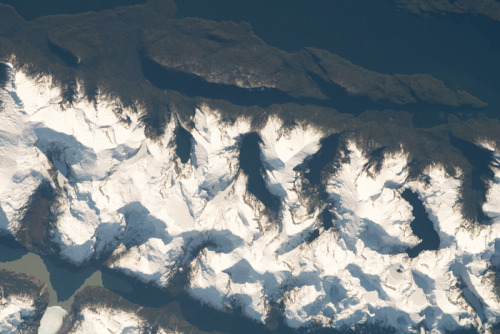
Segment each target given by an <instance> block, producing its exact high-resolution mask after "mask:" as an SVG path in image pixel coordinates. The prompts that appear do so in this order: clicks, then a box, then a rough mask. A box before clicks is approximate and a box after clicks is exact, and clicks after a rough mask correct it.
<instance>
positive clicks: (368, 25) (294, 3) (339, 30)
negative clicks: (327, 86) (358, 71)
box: [176, 0, 500, 115]
mask: <svg viewBox="0 0 500 334" xmlns="http://www.w3.org/2000/svg"><path fill="white" fill-rule="evenodd" d="M176 3H177V17H179V18H182V17H189V16H194V17H201V18H205V19H211V20H217V21H219V20H231V21H234V22H248V23H250V24H251V25H252V27H253V29H254V31H255V34H256V35H257V36H258V37H260V38H261V39H262V40H264V41H265V42H266V43H268V44H270V45H273V46H276V47H278V48H280V49H283V50H286V51H289V52H294V51H298V50H301V49H303V48H305V47H316V48H322V49H326V50H328V51H330V52H332V53H335V54H338V55H340V56H342V57H344V58H347V59H349V60H350V61H352V62H353V63H355V64H357V65H360V66H363V67H365V68H367V69H370V70H373V71H377V72H381V73H391V74H392V73H407V74H413V73H430V74H432V75H434V76H435V77H436V78H438V79H440V80H443V81H444V82H445V84H447V85H448V86H449V87H451V88H453V89H465V90H467V91H469V92H470V93H471V94H473V95H475V96H477V97H479V98H480V99H482V100H484V101H486V102H487V103H489V104H490V108H487V109H486V110H485V112H487V113H488V114H492V115H498V112H499V111H500V108H499V107H500V94H498V93H497V92H498V91H500V75H499V74H500V22H497V21H493V20H490V19H488V18H484V17H480V16H470V15H429V16H427V17H420V16H417V15H414V14H411V13H407V12H405V11H402V10H398V8H397V6H396V5H395V3H394V2H393V1H391V0H378V1H373V0H315V1H306V0H274V1H266V0H242V1H237V2H235V1H230V0H213V1H204V0H178V1H176Z"/></svg>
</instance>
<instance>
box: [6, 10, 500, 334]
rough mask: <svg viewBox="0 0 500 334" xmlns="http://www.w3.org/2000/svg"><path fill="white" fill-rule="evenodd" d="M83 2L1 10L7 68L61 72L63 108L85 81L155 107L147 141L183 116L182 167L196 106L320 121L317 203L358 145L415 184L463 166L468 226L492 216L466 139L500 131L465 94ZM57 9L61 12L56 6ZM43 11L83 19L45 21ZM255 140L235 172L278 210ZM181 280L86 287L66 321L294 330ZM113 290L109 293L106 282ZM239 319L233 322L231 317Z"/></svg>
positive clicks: (127, 103)
mask: <svg viewBox="0 0 500 334" xmlns="http://www.w3.org/2000/svg"><path fill="white" fill-rule="evenodd" d="M3 2H4V3H6V2H8V3H12V4H13V5H14V6H15V5H16V4H15V3H14V1H3ZM134 2H137V1H134ZM39 3H40V4H45V3H46V2H45V1H39ZM68 3H69V2H68ZM78 3H79V5H78V6H76V7H73V8H71V9H65V8H66V7H64V5H61V4H60V1H56V2H54V7H50V6H48V7H47V6H46V7H45V9H44V10H46V11H42V12H39V13H40V14H37V15H39V16H40V17H39V18H35V17H36V16H37V15H35V14H34V13H35V11H36V10H37V7H36V6H34V7H31V9H30V10H32V11H33V12H31V13H23V12H21V15H22V16H23V17H24V18H27V19H33V20H32V21H30V22H26V21H24V20H23V19H22V18H21V17H20V16H18V14H17V13H16V12H15V11H14V10H13V9H12V8H11V7H8V6H3V5H0V22H2V24H1V25H0V60H2V61H11V62H13V64H14V66H15V67H17V68H21V67H22V68H23V69H24V70H26V71H27V72H28V73H29V74H31V75H32V76H35V77H36V76H38V75H43V74H51V75H53V76H54V79H55V81H56V83H57V84H59V85H60V86H61V87H62V88H63V96H62V97H61V102H62V105H63V106H65V105H68V104H71V103H73V102H74V100H75V98H76V93H77V92H76V84H77V83H78V84H81V85H82V87H83V90H84V93H85V95H86V98H87V99H88V100H89V101H95V98H96V94H97V92H98V91H99V92H100V93H101V94H105V95H108V96H109V97H111V98H116V99H117V100H119V102H120V104H121V106H123V107H130V108H132V109H134V110H137V109H138V108H137V107H138V106H144V107H145V108H146V110H147V111H146V112H145V113H144V114H142V115H141V121H142V122H143V124H144V125H145V128H146V134H147V136H148V137H149V138H152V139H155V138H158V137H159V136H162V135H163V134H164V128H165V124H167V123H168V122H169V121H170V119H171V117H172V115H174V114H176V115H178V116H179V121H180V123H181V125H183V126H184V127H182V126H180V127H178V129H177V133H176V145H177V153H178V155H179V157H180V158H181V161H182V162H187V161H188V159H189V152H190V150H188V149H187V146H190V145H191V142H190V140H191V139H190V136H189V135H188V133H189V130H190V117H191V116H192V114H193V111H194V108H195V107H196V106H199V105H201V104H208V105H209V106H211V107H212V108H214V109H218V110H220V112H221V115H222V118H223V120H224V121H228V122H231V121H234V120H235V119H236V118H237V117H247V118H251V119H252V121H253V124H254V125H255V128H256V129H257V128H258V127H259V125H261V124H263V123H264V120H265V119H266V117H267V116H269V115H271V114H274V115H279V116H280V117H281V118H282V119H283V120H284V122H285V123H287V124H293V123H296V122H304V123H314V124H316V125H317V126H318V127H319V128H321V129H322V130H323V131H324V132H325V133H326V134H328V136H327V137H326V138H325V139H324V140H323V141H322V143H321V145H322V147H321V149H320V151H319V152H318V153H317V154H315V155H314V156H313V157H312V158H311V159H310V160H309V161H308V162H307V165H306V166H304V167H305V168H304V170H303V172H304V176H305V179H306V180H307V181H308V182H309V184H310V192H311V195H312V194H313V193H314V192H316V193H319V194H320V195H321V186H320V184H321V174H322V173H324V172H331V170H326V169H328V168H333V167H332V166H331V165H332V164H331V162H332V161H333V159H334V158H335V156H336V153H337V150H338V145H339V142H342V141H344V140H345V139H347V138H352V139H355V140H356V141H357V142H358V144H359V145H360V147H362V148H363V149H364V150H365V151H366V152H368V153H369V152H372V154H371V159H370V163H371V165H370V166H373V167H374V169H375V170H377V168H380V166H381V162H382V161H381V159H380V157H381V156H382V153H386V152H391V151H396V150H399V149H400V147H401V145H402V146H403V147H404V149H405V150H406V151H408V152H409V154H410V159H411V163H410V166H409V168H410V177H411V178H424V177H425V176H424V175H423V171H424V170H425V168H426V167H428V166H429V165H430V164H433V163H439V164H442V165H443V166H444V167H445V168H446V170H447V171H448V172H449V173H450V174H452V175H455V168H456V167H459V168H460V169H461V170H463V171H465V173H466V175H469V176H466V179H465V180H466V182H465V183H464V187H463V189H462V194H463V203H462V205H463V207H464V212H466V214H467V217H470V218H471V220H477V221H481V222H484V221H485V220H486V219H485V217H484V213H483V212H482V211H481V205H482V203H484V198H485V193H486V191H487V181H488V180H490V179H491V168H490V167H489V166H490V165H491V164H493V163H496V162H494V161H493V160H492V159H491V152H489V153H488V154H489V155H488V154H486V153H485V151H484V150H482V149H480V148H478V147H477V146H475V145H473V144H470V142H471V140H473V139H474V138H478V137H486V138H490V139H491V140H493V141H496V142H497V143H499V142H500V133H499V132H498V129H499V128H500V123H499V122H498V119H495V118H487V117H486V116H485V115H484V114H482V113H480V110H481V109H480V108H483V107H485V104H484V103H483V102H482V101H480V100H479V99H477V98H475V97H473V96H471V95H470V94H468V93H466V92H464V91H460V90H453V89H450V88H448V87H446V86H445V85H444V83H443V82H441V81H439V80H437V79H435V78H433V77H431V76H429V75H388V74H381V73H376V72H373V71H369V70H366V69H363V68H361V67H359V66H356V65H355V64H352V63H351V62H349V61H347V60H345V59H343V58H341V57H339V56H336V55H333V54H330V53H328V52H326V51H323V50H318V49H312V48H310V49H307V50H303V51H301V52H297V53H293V54H292V53H286V52H283V51H281V50H278V49H276V48H272V47H269V46H268V45H266V44H265V43H263V42H262V41H261V40H260V39H259V38H258V37H257V36H255V35H254V34H253V32H252V29H251V27H250V26H248V25H247V24H235V23H232V22H214V21H205V20H200V19H195V18H186V19H174V18H173V15H174V13H175V5H174V4H173V3H169V2H168V1H149V2H148V3H147V4H140V5H136V6H130V7H118V8H114V9H113V10H103V9H106V8H112V7H113V6H114V5H113V6H111V5H109V4H110V3H111V2H109V1H104V2H102V4H103V5H102V7H99V12H92V13H81V12H84V11H86V10H87V9H88V8H91V9H95V8H96V7H95V3H94V1H91V2H89V1H86V2H85V4H84V3H83V2H78ZM113 3H115V2H113ZM129 3H132V1H127V2H121V4H129ZM45 5H46V4H45ZM87 5H88V6H90V7H86V6H87ZM108 5H109V6H108ZM56 6H57V7H58V8H61V11H60V12H55V11H54V8H55V7H56ZM92 6H94V7H92ZM23 7H25V8H28V7H29V6H23ZM75 8H76V9H75ZM44 13H50V14H58V13H72V14H74V13H80V14H75V15H61V16H53V17H41V16H42V15H45V14H44ZM12 55H15V59H11V56H12ZM5 73H6V67H5V65H0V85H1V84H2V78H4V80H5V78H6V74H5ZM2 75H3V76H2ZM478 109H479V110H478ZM117 113H119V111H117ZM490 115H491V114H490ZM450 134H452V136H450ZM259 140H260V139H259V137H258V135H257V134H256V133H251V134H248V135H247V136H245V137H243V138H242V143H241V152H242V153H241V156H240V166H241V169H242V170H243V172H245V173H246V174H247V175H248V178H249V184H248V189H249V191H250V192H251V193H253V194H254V195H255V196H256V197H257V198H258V199H259V200H261V201H262V203H264V205H265V206H266V207H267V208H270V209H273V210H276V209H278V208H279V206H280V200H279V198H278V197H277V196H275V195H273V194H271V193H270V192H269V190H268V189H267V188H266V185H265V182H264V172H263V166H262V162H261V159H260V147H259ZM470 145H473V146H470ZM476 155H477V156H478V157H479V160H478V161H476V160H477V157H476ZM467 178H468V179H467ZM467 180H469V181H467ZM55 196H56V194H55V190H54V189H52V188H51V187H50V185H47V184H42V185H41V186H40V187H39V189H37V191H36V192H35V194H34V195H33V197H32V199H31V200H30V202H29V203H28V204H27V206H26V207H25V208H24V215H23V219H22V222H21V229H20V230H19V232H18V235H17V238H18V240H19V241H20V242H21V243H22V244H23V245H24V246H25V247H26V248H27V249H30V250H33V251H35V252H38V253H42V254H46V253H52V252H53V251H54V248H53V247H52V245H51V243H50V238H49V236H50V225H51V223H52V222H53V217H52V216H51V205H53V204H54V200H55ZM322 212H323V213H322V218H323V222H324V228H325V229H328V228H331V227H333V223H334V216H333V214H332V213H331V212H330V211H329V210H328V209H327V208H325V209H324V210H323V211H322ZM434 233H435V231H434ZM417 235H418V234H417ZM437 242H438V243H439V239H438V240H437ZM433 245H435V243H434V244H433ZM417 247H419V246H417ZM432 247H434V246H432ZM421 248H422V249H423V248H424V246H421ZM413 251H417V250H416V249H414V250H413ZM186 272H187V270H186V271H185V272H184V273H183V274H179V276H178V277H177V276H176V277H175V278H174V280H173V281H174V282H176V283H175V284H176V285H177V288H176V289H175V290H176V291H178V292H176V293H173V292H171V291H165V290H160V289H157V288H154V287H151V286H141V285H140V283H138V282H134V284H135V285H134V286H135V287H137V288H135V289H136V290H135V292H134V293H133V294H128V295H127V294H124V293H122V294H121V295H117V294H115V293H113V292H110V291H109V290H106V289H103V288H88V289H86V290H84V292H82V293H80V294H78V296H77V299H76V302H75V305H74V308H73V313H72V314H73V315H75V314H76V313H77V312H78V309H79V308H81V307H82V306H83V305H94V304H104V305H109V306H113V307H119V308H124V309H127V310H132V311H134V312H138V314H139V315H140V316H141V317H144V318H145V319H146V320H147V321H148V322H149V323H150V324H151V326H152V327H151V331H152V332H154V328H155V326H162V327H165V328H172V327H168V326H174V325H175V326H177V328H179V329H181V328H182V329H185V330H186V331H189V330H193V333H196V332H201V331H212V330H217V329H218V330H221V331H223V332H227V333H244V332H245V331H246V332H248V333H257V332H259V333H266V332H273V333H285V332H290V331H291V330H290V329H289V328H288V327H287V326H286V325H285V324H284V323H283V316H282V310H280V307H279V305H273V306H272V307H273V308H272V310H273V311H272V312H271V315H270V320H269V323H270V324H271V323H272V326H271V327H272V328H271V329H274V330H271V329H269V328H267V329H266V328H264V327H263V326H261V325H258V324H255V323H253V322H251V321H250V320H248V319H246V318H244V317H242V316H241V314H238V312H240V313H241V310H239V311H238V307H237V305H236V306H235V307H234V311H233V314H227V313H224V312H220V311H217V310H214V309H212V308H211V307H209V306H207V305H200V304H199V303H198V302H196V301H193V300H192V299H191V297H189V296H188V295H187V294H186V293H185V292H184V285H185V283H186V280H187V276H185V275H187V273H186ZM182 275H184V276H182ZM108 287H109V288H110V289H111V290H112V286H111V283H109V282H108ZM179 291H180V292H179ZM174 295H175V298H174V297H173V296H174ZM235 315H236V316H238V317H237V318H236V319H237V320H234V319H235V318H229V317H234V316H235ZM376 328H378V327H376V326H375V327H373V326H371V325H366V326H365V325H362V326H360V327H359V328H356V329H353V330H350V331H348V332H360V333H361V332H365V333H372V332H376V331H377V330H378V331H379V332H383V333H387V332H388V331H389V329H387V328H386V329H383V330H379V329H376ZM304 331H305V330H304ZM315 332H318V333H323V332H325V333H338V331H334V330H327V329H317V330H316V331H315Z"/></svg>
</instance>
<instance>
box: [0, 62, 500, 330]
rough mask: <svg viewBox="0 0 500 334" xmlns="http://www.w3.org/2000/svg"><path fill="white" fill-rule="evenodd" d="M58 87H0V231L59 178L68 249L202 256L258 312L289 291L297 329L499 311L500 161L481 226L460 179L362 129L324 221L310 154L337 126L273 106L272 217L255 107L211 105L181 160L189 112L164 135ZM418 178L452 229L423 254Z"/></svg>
mask: <svg viewBox="0 0 500 334" xmlns="http://www.w3.org/2000/svg"><path fill="white" fill-rule="evenodd" d="M60 93H61V92H60V91H59V89H58V88H57V87H55V86H54V85H53V84H52V82H51V79H50V77H42V78H38V79H37V80H34V79H32V78H29V77H27V76H26V75H25V74H24V73H23V72H22V71H17V72H15V73H14V71H12V81H11V84H10V85H9V86H8V87H6V88H5V89H3V90H2V91H1V92H0V94H1V95H0V97H1V99H2V101H4V104H3V105H4V106H3V110H2V112H1V113H0V140H1V145H0V154H1V156H2V159H1V162H0V170H1V172H2V175H3V178H2V182H1V183H0V204H1V209H2V211H3V212H0V231H2V232H8V233H11V234H14V235H15V234H16V232H17V231H18V229H19V228H20V226H19V225H20V219H21V213H22V210H21V209H22V208H23V207H24V206H25V205H26V203H28V201H29V198H30V196H31V195H32V194H33V192H34V191H35V189H36V188H37V187H38V186H39V185H40V184H41V183H42V182H44V181H45V182H50V184H51V185H52V186H53V187H54V188H55V189H56V190H57V193H58V196H57V199H56V202H57V205H55V206H54V207H53V208H52V213H53V214H54V215H55V217H56V218H57V219H56V222H55V224H54V226H52V228H51V231H50V233H51V234H50V235H51V240H52V242H54V243H55V244H57V246H58V248H59V249H60V256H61V257H63V258H64V259H66V260H68V261H70V262H72V263H74V264H77V265H79V264H82V263H85V262H87V261H90V260H91V259H94V258H97V257H99V256H102V255H104V254H109V253H112V254H111V257H110V258H109V261H108V262H107V263H108V265H109V266H110V267H111V268H115V269H118V270H121V271H123V272H125V273H127V274H129V275H133V276H135V277H137V278H139V279H141V280H143V281H145V282H151V283H155V284H158V285H160V286H164V285H166V284H167V283H168V281H169V279H170V278H171V277H172V275H173V274H175V273H176V272H177V271H178V270H181V269H183V268H187V267H189V268H190V275H189V278H190V281H189V285H188V290H189V292H190V293H191V294H192V295H193V296H195V297H196V298H198V299H200V300H202V301H203V302H206V303H209V304H211V305H212V306H214V307H216V308H220V309H224V308H226V307H241V308H242V309H243V311H244V313H245V314H246V315H247V316H248V317H250V318H253V319H255V320H257V321H265V320H266V317H267V315H268V312H269V311H270V308H271V305H273V304H276V303H282V305H283V307H284V314H285V317H286V321H287V323H288V325H290V326H291V327H300V326H305V325H308V324H311V323H315V324H318V323H319V324H321V325H323V326H333V327H342V326H351V325H354V324H357V323H360V322H375V321H378V322H381V323H384V324H386V325H390V326H394V327H396V328H398V329H399V330H401V331H403V332H408V331H416V330H418V328H421V327H424V328H426V329H428V330H432V332H435V333H441V332H444V331H445V330H448V329H454V328H457V327H459V326H475V327H477V328H479V329H481V330H482V331H485V330H487V329H488V328H489V326H490V325H491V324H492V323H494V322H497V321H498V320H499V315H500V304H499V301H498V299H497V297H496V296H495V295H494V293H493V292H492V291H493V279H494V273H493V272H492V269H491V265H490V262H491V260H492V259H493V260H494V259H495V257H496V259H497V260H496V261H498V255H497V254H496V253H498V249H497V248H498V247H497V248H495V246H496V243H498V242H497V241H496V239H497V236H498V235H500V234H499V233H500V219H499V218H498V217H500V209H499V208H500V205H499V204H500V203H499V199H500V170H498V169H497V170H496V178H495V179H494V181H493V184H492V186H491V188H490V191H489V193H488V196H487V202H486V204H485V205H484V210H485V212H486V213H487V214H488V215H490V217H492V219H493V223H492V224H491V225H488V226H471V225H470V224H468V223H466V222H465V221H464V219H463V218H462V217H461V214H460V210H459V208H458V207H457V205H456V203H457V200H458V198H459V194H458V191H459V188H460V185H461V182H460V178H459V177H451V176H449V175H448V174H446V173H445V171H444V169H443V168H441V167H440V166H431V167H429V168H428V170H427V171H426V174H427V180H428V182H427V183H424V182H421V181H418V180H410V179H409V178H408V172H407V164H408V161H407V154H406V153H404V150H403V148H402V149H401V151H400V152H396V153H391V154H386V155H385V156H384V160H383V163H382V166H381V168H380V171H374V170H373V169H371V168H370V167H369V164H367V162H368V157H367V155H366V154H365V153H364V152H363V150H362V149H360V148H359V147H358V146H357V145H356V144H355V142H354V141H349V142H347V143H346V149H345V150H343V151H341V152H340V153H339V154H340V159H338V166H337V168H336V171H335V172H334V173H333V174H331V175H329V176H328V178H327V180H326V185H325V190H326V193H327V199H326V200H325V201H328V202H329V203H331V204H332V206H331V207H332V208H334V211H335V212H333V211H332V214H333V215H334V216H335V221H334V225H335V226H334V228H332V229H328V230H325V229H324V228H322V227H321V222H320V214H321V212H320V211H321V210H320V209H318V208H317V207H314V206H311V205H310V203H309V202H308V201H307V199H305V198H304V196H303V194H302V183H303V182H304V180H303V174H301V172H300V171H298V170H297V168H296V167H297V166H299V165H301V164H302V163H303V162H304V161H307V159H308V158H310V157H311V156H312V155H313V154H314V153H315V152H317V151H318V149H319V147H320V140H321V139H322V138H323V137H325V136H326V135H327V134H325V133H321V131H319V130H318V129H316V128H314V127H313V126H306V125H301V124H298V125H294V126H292V127H285V126H284V124H283V123H282V121H280V120H279V119H278V118H274V117H270V118H269V119H268V121H267V123H266V124H265V125H264V126H263V127H262V128H261V129H260V130H258V133H259V135H260V137H261V138H262V144H261V148H262V154H261V159H262V162H263V165H264V168H265V179H266V182H267V187H268V189H269V191H270V192H271V193H272V194H274V195H276V196H278V197H279V198H280V200H281V206H280V207H279V209H278V211H279V212H278V213H277V214H275V215H270V214H269V209H268V208H266V207H265V206H264V205H263V204H262V203H261V202H260V201H258V199H257V198H256V197H255V196H254V195H252V194H250V193H249V192H248V191H247V182H248V180H247V176H246V175H245V174H244V173H241V172H240V169H239V163H238V156H239V143H240V140H241V138H242V136H243V135H245V134H247V133H249V132H250V131H255V129H252V127H251V124H250V122H249V121H246V120H244V119H239V120H237V121H235V122H233V123H231V124H229V123H222V122H221V119H220V117H219V115H218V113H217V111H215V110H211V109H210V108H209V107H208V106H200V107H199V108H198V109H196V112H195V115H194V118H193V123H194V127H193V129H192V131H191V135H192V136H193V143H192V153H191V164H182V163H181V162H180V160H179V158H178V157H177V156H176V154H175V148H174V144H173V136H174V131H175V127H176V124H175V122H173V121H172V122H171V123H169V124H168V125H167V128H166V130H165V134H164V135H163V136H162V137H161V138H158V139H157V140H155V141H153V140H150V139H147V138H146V136H145V134H144V128H143V127H142V125H141V124H140V120H139V115H138V114H137V113H134V112H132V111H130V110H127V109H123V108H119V107H120V106H119V103H118V102H115V101H113V100H112V99H111V98H109V97H104V96H100V97H99V98H98V99H97V102H96V103H95V104H93V103H89V102H87V101H86V100H85V99H84V98H83V97H80V98H79V99H78V100H77V101H76V102H75V103H74V104H73V105H72V106H68V107H66V109H65V110H62V108H61V105H60V104H59V102H60V98H59V96H60ZM137 107H138V109H139V110H141V108H140V106H137ZM118 109H120V110H121V111H120V112H118V111H117V110H118ZM405 189H412V190H413V191H414V192H416V193H417V194H418V196H419V198H420V199H421V200H422V202H423V204H424V207H425V209H426V211H427V214H428V216H429V218H430V219H431V221H432V222H433V224H434V227H435V229H436V231H437V233H438V234H439V237H440V239H441V245H440V249H438V250H436V251H424V252H422V253H420V254H419V256H417V257H415V258H409V257H408V255H407V254H406V253H405V250H406V249H408V248H409V247H411V246H414V245H416V244H418V243H419V241H420V240H419V239H418V238H417V237H416V236H415V235H414V234H413V233H412V230H411V227H410V222H411V221H412V220H413V216H412V211H411V206H410V205H409V204H408V203H407V202H406V201H405V200H404V199H403V198H402V197H401V193H402V192H403V191H404V190H405ZM313 231H318V232H319V235H318V236H317V238H315V239H314V240H310V239H309V236H310V235H311V233H312V232H313ZM89 312H90V311H88V312H87V313H88V314H86V315H85V317H86V318H89V319H91V318H92V319H93V317H97V315H95V314H92V313H91V312H90V313H89ZM99 321H100V320H99ZM81 326H84V323H82V324H81ZM131 326H135V325H134V324H131Z"/></svg>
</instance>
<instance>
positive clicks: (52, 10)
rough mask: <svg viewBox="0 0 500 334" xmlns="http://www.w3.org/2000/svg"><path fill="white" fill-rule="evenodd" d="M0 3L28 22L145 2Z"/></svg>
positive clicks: (32, 0)
mask: <svg viewBox="0 0 500 334" xmlns="http://www.w3.org/2000/svg"><path fill="white" fill-rule="evenodd" d="M0 3H4V4H6V5H10V6H12V7H14V8H15V9H16V11H17V12H18V13H19V15H20V16H21V17H22V18H23V19H25V20H28V21H30V20H33V19H36V18H38V17H42V16H47V15H57V14H77V13H84V12H89V11H94V12H100V11H103V10H106V9H112V8H115V7H116V6H128V5H134V4H141V3H146V0H120V1H116V0H72V1H67V0H1V1H0Z"/></svg>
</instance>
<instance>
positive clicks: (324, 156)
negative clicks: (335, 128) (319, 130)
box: [301, 133, 340, 186]
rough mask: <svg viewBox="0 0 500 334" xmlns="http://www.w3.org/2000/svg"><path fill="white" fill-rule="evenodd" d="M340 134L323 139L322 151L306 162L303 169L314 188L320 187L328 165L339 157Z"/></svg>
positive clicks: (321, 143) (321, 142)
mask: <svg viewBox="0 0 500 334" xmlns="http://www.w3.org/2000/svg"><path fill="white" fill-rule="evenodd" d="M339 138H340V135H339V134H336V133H335V134H332V135H330V136H328V137H326V138H323V139H321V141H320V145H321V147H320V149H319V150H318V152H316V153H314V154H313V155H312V157H311V158H310V159H308V160H307V161H306V163H305V164H304V165H303V167H301V168H304V169H305V170H306V173H305V174H304V177H305V178H306V179H307V180H309V183H310V184H311V185H313V186H318V185H320V182H321V172H322V171H323V170H324V169H325V167H326V165H327V164H329V163H331V162H332V161H333V159H334V158H335V156H336V155H337V150H338V146H339Z"/></svg>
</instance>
